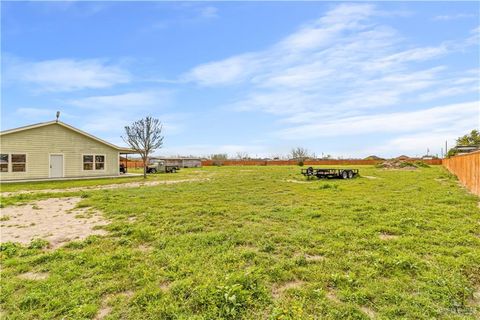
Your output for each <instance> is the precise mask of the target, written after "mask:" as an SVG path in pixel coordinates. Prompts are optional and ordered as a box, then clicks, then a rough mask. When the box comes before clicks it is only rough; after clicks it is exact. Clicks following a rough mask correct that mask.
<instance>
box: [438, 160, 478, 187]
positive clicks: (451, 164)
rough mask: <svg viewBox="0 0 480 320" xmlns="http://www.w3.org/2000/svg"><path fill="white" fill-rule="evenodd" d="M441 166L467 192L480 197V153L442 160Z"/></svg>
mask: <svg viewBox="0 0 480 320" xmlns="http://www.w3.org/2000/svg"><path fill="white" fill-rule="evenodd" d="M443 166H444V167H445V168H447V170H448V171H450V172H451V173H453V174H454V175H456V176H457V177H458V180H460V182H461V183H462V184H463V185H464V186H465V187H467V188H468V190H470V191H471V192H472V193H474V194H476V195H479V196H480V151H476V152H472V153H468V154H464V155H460V156H455V157H451V158H448V159H443Z"/></svg>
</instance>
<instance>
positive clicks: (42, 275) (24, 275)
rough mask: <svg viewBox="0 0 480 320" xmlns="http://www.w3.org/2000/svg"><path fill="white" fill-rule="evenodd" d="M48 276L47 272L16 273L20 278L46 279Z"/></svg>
mask: <svg viewBox="0 0 480 320" xmlns="http://www.w3.org/2000/svg"><path fill="white" fill-rule="evenodd" d="M48 276H49V274H48V272H25V273H22V274H19V275H18V277H19V278H20V279H26V280H44V279H47V278H48Z"/></svg>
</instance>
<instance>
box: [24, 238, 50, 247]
mask: <svg viewBox="0 0 480 320" xmlns="http://www.w3.org/2000/svg"><path fill="white" fill-rule="evenodd" d="M49 244H50V243H49V242H48V241H47V240H43V239H34V240H32V242H30V245H29V246H28V249H43V248H47V247H48V245H49Z"/></svg>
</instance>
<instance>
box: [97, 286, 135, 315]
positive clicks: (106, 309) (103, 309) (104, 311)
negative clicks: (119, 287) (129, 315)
mask: <svg viewBox="0 0 480 320" xmlns="http://www.w3.org/2000/svg"><path fill="white" fill-rule="evenodd" d="M133 293H134V292H133V291H130V290H129V291H124V292H120V293H115V294H108V295H106V296H104V298H103V299H102V304H101V305H100V309H99V310H98V312H97V314H96V315H95V318H93V319H94V320H101V319H105V317H107V316H108V315H109V314H110V313H111V312H112V307H111V306H110V305H109V303H110V302H111V301H112V300H114V299H115V298H116V297H124V298H127V299H129V298H131V297H132V296H133Z"/></svg>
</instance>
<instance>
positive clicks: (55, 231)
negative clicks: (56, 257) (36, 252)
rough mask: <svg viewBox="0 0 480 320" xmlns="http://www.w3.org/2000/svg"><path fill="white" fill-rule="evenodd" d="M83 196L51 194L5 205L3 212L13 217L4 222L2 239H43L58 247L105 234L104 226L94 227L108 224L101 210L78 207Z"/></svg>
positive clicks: (51, 246) (22, 240) (16, 240)
mask: <svg viewBox="0 0 480 320" xmlns="http://www.w3.org/2000/svg"><path fill="white" fill-rule="evenodd" d="M80 200H81V198H78V197H77V198H52V199H47V200H40V201H36V202H33V203H30V204H27V205H23V206H14V207H7V208H3V209H2V215H8V216H9V217H10V219H9V220H7V221H3V222H2V228H1V229H2V230H1V231H2V234H1V242H8V241H12V242H20V243H23V244H29V243H30V241H31V240H33V239H44V240H47V241H48V242H49V243H50V248H52V249H55V248H58V247H60V246H62V245H63V244H64V243H66V242H69V241H72V240H82V239H85V238H86V237H88V236H89V235H93V234H97V235H103V234H106V231H105V230H99V229H95V228H94V227H96V226H104V225H106V224H107V222H106V221H105V220H104V219H103V218H102V217H101V215H100V214H99V212H98V211H92V210H91V209H89V208H75V206H76V205H77V203H78V202H79V201H80Z"/></svg>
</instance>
